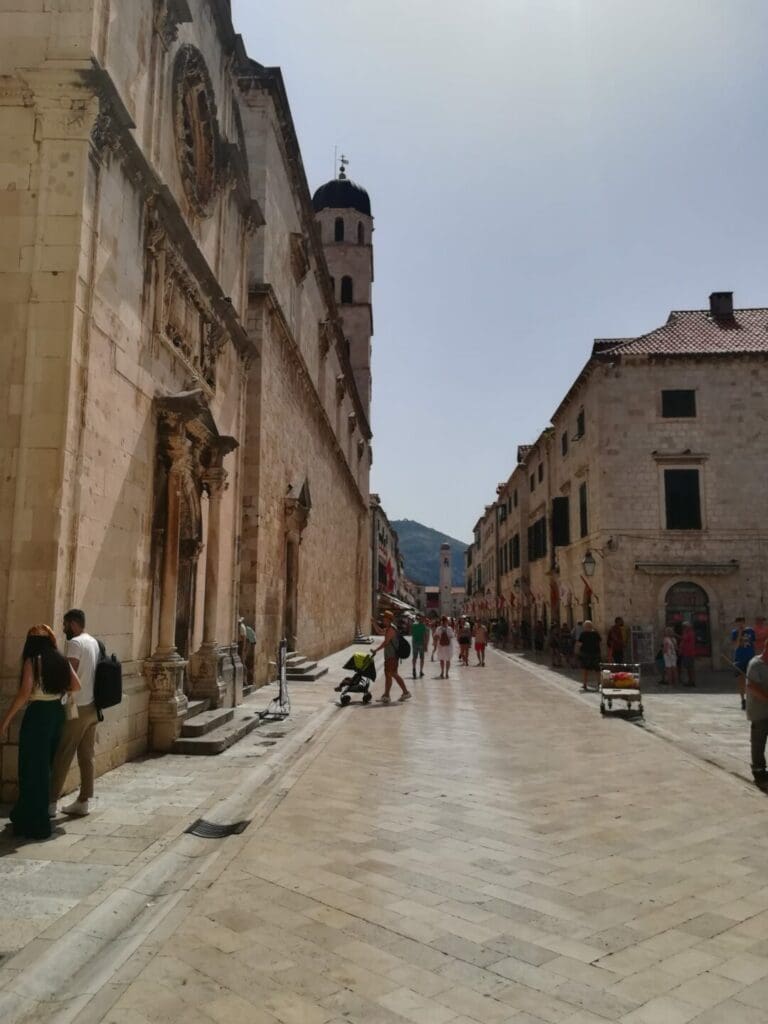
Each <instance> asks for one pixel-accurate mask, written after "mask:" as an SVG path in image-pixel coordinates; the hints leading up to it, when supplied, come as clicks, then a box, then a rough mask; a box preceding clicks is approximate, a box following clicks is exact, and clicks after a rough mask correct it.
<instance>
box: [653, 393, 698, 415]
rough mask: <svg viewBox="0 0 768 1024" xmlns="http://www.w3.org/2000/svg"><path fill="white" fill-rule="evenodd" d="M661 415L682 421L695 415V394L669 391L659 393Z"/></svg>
mask: <svg viewBox="0 0 768 1024" xmlns="http://www.w3.org/2000/svg"><path fill="white" fill-rule="evenodd" d="M661 415H662V416H665V417H667V418H669V419H677V418H680V419H683V418H689V417H693V416H695V415H696V392H695V391H682V390H671V391H662V392H661Z"/></svg>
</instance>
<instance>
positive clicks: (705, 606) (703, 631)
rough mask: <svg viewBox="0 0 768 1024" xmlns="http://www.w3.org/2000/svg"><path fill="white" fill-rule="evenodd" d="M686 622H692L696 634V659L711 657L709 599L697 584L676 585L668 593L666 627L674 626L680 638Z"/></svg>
mask: <svg viewBox="0 0 768 1024" xmlns="http://www.w3.org/2000/svg"><path fill="white" fill-rule="evenodd" d="M684 622H690V624H691V625H692V626H693V631H694V633H695V634H696V657H697V658H709V657H711V655H712V641H711V636H710V630H709V599H708V597H707V592H706V591H705V590H704V589H703V587H700V586H699V585H698V584H697V583H675V584H674V586H671V587H670V588H669V590H668V591H667V597H666V618H665V625H667V626H672V627H673V628H674V630H675V632H676V633H677V635H678V636H679V635H680V633H681V632H682V628H683V623H684Z"/></svg>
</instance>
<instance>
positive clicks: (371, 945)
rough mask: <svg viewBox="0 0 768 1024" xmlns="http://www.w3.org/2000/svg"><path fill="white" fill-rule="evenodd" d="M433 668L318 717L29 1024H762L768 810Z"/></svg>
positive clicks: (577, 705)
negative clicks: (111, 970) (274, 782)
mask: <svg viewBox="0 0 768 1024" xmlns="http://www.w3.org/2000/svg"><path fill="white" fill-rule="evenodd" d="M433 668H434V666H430V669H433ZM435 675H436V673H435V672H434V671H429V672H428V673H427V678H425V679H424V680H421V681H417V682H415V683H413V689H414V692H415V699H414V700H413V701H412V702H410V703H409V704H404V705H398V704H394V705H392V706H390V707H383V706H381V705H377V704H375V705H372V706H370V707H368V708H364V707H362V706H353V707H351V708H349V709H347V710H345V711H344V712H339V715H337V716H336V718H335V720H334V724H333V726H332V728H330V729H329V730H328V736H327V739H326V741H325V744H324V745H321V746H320V748H319V749H318V750H316V751H315V753H314V754H313V755H312V756H311V757H309V758H307V760H306V762H305V763H302V762H301V761H300V762H299V763H298V764H297V766H295V768H294V769H293V776H292V778H291V779H290V780H289V781H287V782H286V785H285V790H284V792H283V793H282V794H281V797H280V799H278V800H275V801H273V802H272V803H271V804H270V805H269V807H267V808H266V809H262V810H261V811H259V809H258V808H255V809H254V813H255V816H256V817H255V820H254V823H253V824H252V825H251V827H250V828H249V829H247V830H246V831H245V832H244V833H243V834H242V835H241V836H237V837H233V838H230V839H227V840H225V841H224V842H223V843H220V844H216V845H217V847H218V848H219V849H221V850H222V853H221V856H220V857H219V858H218V859H216V860H215V861H213V863H212V864H211V865H210V866H209V868H208V869H207V870H206V871H204V872H203V873H202V875H201V877H200V879H199V881H198V883H197V885H196V886H195V887H194V888H192V889H191V890H190V891H189V892H187V893H186V895H185V896H184V898H183V900H182V901H181V902H179V903H178V905H177V906H176V907H175V909H174V910H173V911H172V912H171V913H170V914H169V915H168V916H167V917H166V919H165V921H164V922H163V923H162V924H161V925H160V926H159V928H157V929H156V930H155V931H154V932H153V933H152V934H151V935H149V936H147V938H146V940H145V941H144V942H143V944H142V945H141V946H140V947H139V948H138V949H137V950H136V952H135V953H134V954H133V955H132V956H131V957H130V958H129V959H127V961H126V962H125V963H124V965H123V966H122V968H120V970H119V971H117V973H115V974H114V975H113V976H112V977H111V978H110V979H109V982H108V984H106V985H105V986H104V987H103V988H102V989H101V990H100V991H99V992H98V994H97V995H96V996H95V998H94V999H93V1000H92V1002H91V1003H90V1005H89V1006H87V1007H86V1008H85V1009H81V1010H80V1011H79V1013H78V1014H75V1015H71V1014H70V1015H69V1016H66V1017H58V1016H56V1013H55V1012H54V1007H52V1006H51V1007H41V1008H40V1010H39V1012H38V1014H37V1016H36V1017H35V1018H34V1019H35V1020H36V1021H48V1020H51V1021H52V1020H57V1021H58V1020H64V1019H66V1020H67V1021H76V1022H77V1024H96V1022H102V1021H103V1022H108V1024H147V1022H150V1024H152V1022H163V1024H168V1022H171V1021H176V1020H179V1021H184V1024H210V1022H211V1021H214V1022H220V1024H275V1021H280V1022H282V1024H330V1022H333V1024H341V1022H343V1021H347V1022H352V1024H404V1022H406V1021H410V1022H412V1024H448V1022H451V1024H468V1022H471V1021H475V1022H479V1024H486V1022H488V1024H502V1022H505V1021H510V1022H515V1024H538V1022H553V1024H559V1022H568V1024H600V1022H604V1021H606V1020H610V1021H623V1022H626V1024H684V1022H688V1021H695V1022H696V1024H755V1022H759V1021H768V877H767V876H766V871H765V864H766V855H767V854H768V838H767V831H768V802H766V798H765V797H764V796H763V795H762V794H761V793H759V792H758V791H756V790H754V789H753V788H750V786H748V785H747V784H746V783H744V782H743V781H741V780H740V779H737V778H735V777H733V776H732V775H730V774H728V773H727V772H724V771H722V770H721V769H719V768H716V767H712V766H711V765H708V764H706V763H704V762H703V761H702V760H700V759H698V758H695V757H691V756H690V755H689V754H687V753H684V752H680V751H678V750H677V749H676V748H675V747H674V745H672V744H670V743H669V742H665V741H663V740H661V739H659V738H658V737H656V736H654V735H650V734H648V733H647V732H644V731H643V730H641V729H637V728H634V727H632V726H630V725H628V724H627V723H626V722H624V721H621V720H618V719H610V720H609V719H605V720H604V719H601V718H600V715H599V714H598V711H597V708H596V706H594V705H589V704H587V703H585V702H584V701H582V700H580V699H578V698H575V697H574V696H573V695H571V694H568V693H566V692H564V690H563V689H561V688H560V687H558V686H556V685H553V684H552V683H550V682H548V681H547V680H546V678H545V677H544V676H543V675H542V676H536V675H533V674H532V673H531V672H530V671H528V670H527V669H525V668H522V667H520V665H519V664H513V663H511V662H510V661H509V659H507V658H505V657H504V656H502V655H500V654H497V653H495V652H491V654H490V655H489V664H488V667H487V668H486V669H484V670H483V669H479V668H470V669H465V670H461V671H459V672H455V673H454V677H453V678H452V679H451V680H449V681H448V682H442V681H441V680H439V679H435V678H434V676H435ZM379 690H380V687H377V692H378V691H379ZM10 966H11V968H12V967H13V966H14V965H13V962H12V963H11V965H10Z"/></svg>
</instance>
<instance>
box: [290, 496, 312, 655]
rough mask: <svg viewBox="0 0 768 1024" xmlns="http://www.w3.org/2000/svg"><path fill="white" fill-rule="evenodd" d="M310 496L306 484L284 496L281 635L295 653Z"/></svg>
mask: <svg viewBox="0 0 768 1024" xmlns="http://www.w3.org/2000/svg"><path fill="white" fill-rule="evenodd" d="M311 510H312V496H311V495H310V493H309V481H307V480H305V481H304V483H303V484H302V485H301V486H300V487H299V486H297V485H293V486H291V487H289V488H288V493H287V494H286V496H285V599H284V604H283V635H284V636H285V637H286V639H287V640H288V647H289V649H290V650H292V651H295V650H296V648H297V645H298V631H299V547H300V545H301V535H302V533H303V532H304V530H305V529H306V526H307V523H308V522H309V514H310V512H311Z"/></svg>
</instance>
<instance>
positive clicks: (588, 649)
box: [578, 619, 600, 692]
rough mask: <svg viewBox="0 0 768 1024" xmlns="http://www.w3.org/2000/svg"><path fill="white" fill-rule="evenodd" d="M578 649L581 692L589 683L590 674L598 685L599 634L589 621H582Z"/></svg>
mask: <svg viewBox="0 0 768 1024" xmlns="http://www.w3.org/2000/svg"><path fill="white" fill-rule="evenodd" d="M578 649H579V661H580V663H581V671H582V683H581V689H582V692H583V691H585V690H586V689H587V688H588V687H587V683H588V682H589V673H590V672H594V673H595V676H596V678H597V683H598V685H599V683H600V634H599V633H598V632H597V630H596V629H595V627H594V626H593V625H592V623H591V621H590V620H589V619H586V620H585V621H584V624H583V628H582V630H581V633H580V635H579V642H578Z"/></svg>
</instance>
